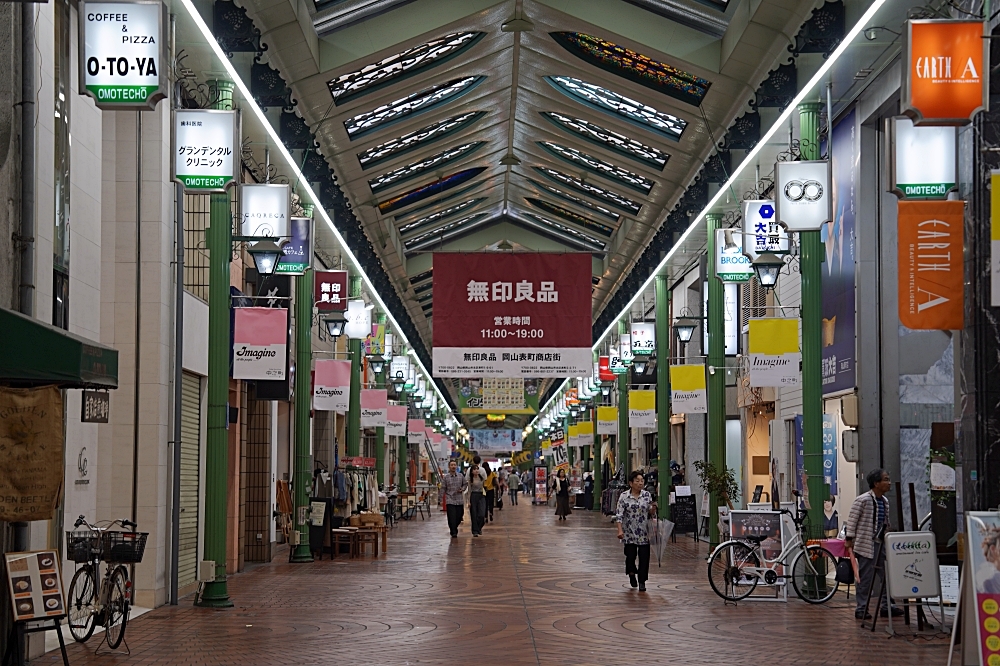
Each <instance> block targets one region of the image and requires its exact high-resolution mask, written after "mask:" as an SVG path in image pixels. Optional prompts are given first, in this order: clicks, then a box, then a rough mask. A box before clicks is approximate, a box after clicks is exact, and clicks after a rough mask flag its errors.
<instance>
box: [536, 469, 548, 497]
mask: <svg viewBox="0 0 1000 666" xmlns="http://www.w3.org/2000/svg"><path fill="white" fill-rule="evenodd" d="M534 477H535V478H534V481H535V499H534V503H535V504H545V503H546V502H548V501H549V473H548V470H547V469H546V468H545V467H541V466H537V467H535V474H534Z"/></svg>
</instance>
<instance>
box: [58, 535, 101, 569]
mask: <svg viewBox="0 0 1000 666" xmlns="http://www.w3.org/2000/svg"><path fill="white" fill-rule="evenodd" d="M100 538H101V533H100V532H97V531H95V530H75V531H73V532H66V559H67V560H69V561H70V562H76V563H77V564H84V563H86V562H90V561H91V560H93V559H94V554H95V553H96V552H97V550H98V548H99V547H100Z"/></svg>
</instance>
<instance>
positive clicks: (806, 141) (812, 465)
mask: <svg viewBox="0 0 1000 666" xmlns="http://www.w3.org/2000/svg"><path fill="white" fill-rule="evenodd" d="M822 108H823V105H822V104H821V103H819V102H808V103H806V104H801V105H799V132H800V133H799V146H800V150H801V154H802V159H803V160H818V159H819V113H820V109H822ZM799 249H800V262H799V274H800V279H801V285H802V288H801V289H802V296H801V302H802V310H801V312H802V434H803V439H804V448H805V455H804V456H803V458H804V463H805V468H806V479H807V480H806V492H807V493H808V495H807V500H808V506H809V507H810V513H811V514H812V515H811V517H812V518H814V520H812V521H810V524H811V525H812V529H813V535H814V536H815V535H819V533H820V532H819V530H820V529H822V525H823V521H822V520H820V519H818V518H819V515H820V513H819V512H821V511H822V510H823V500H824V499H826V496H827V486H826V484H825V483H824V482H823V376H822V359H823V352H822V331H821V329H822V317H823V315H822V313H821V311H820V302H821V300H822V292H821V290H820V281H821V275H822V263H823V243H822V242H821V241H820V236H819V232H818V231H803V232H800V233H799Z"/></svg>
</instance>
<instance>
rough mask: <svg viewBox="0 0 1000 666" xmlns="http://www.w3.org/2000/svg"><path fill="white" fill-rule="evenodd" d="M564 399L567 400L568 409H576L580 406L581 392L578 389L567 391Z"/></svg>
mask: <svg viewBox="0 0 1000 666" xmlns="http://www.w3.org/2000/svg"><path fill="white" fill-rule="evenodd" d="M563 397H564V398H566V406H567V407H575V406H576V405H579V404H580V391H579V389H577V388H568V389H566V392H565V393H564V394H563Z"/></svg>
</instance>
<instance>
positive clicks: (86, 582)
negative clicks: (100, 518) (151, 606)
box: [66, 516, 149, 649]
mask: <svg viewBox="0 0 1000 666" xmlns="http://www.w3.org/2000/svg"><path fill="white" fill-rule="evenodd" d="M115 525H119V526H121V528H122V530H123V531H117V530H112V529H111V528H113V527H114V526H115ZM81 526H83V527H85V528H86V529H83V530H81V529H79V528H80V527H81ZM73 527H74V530H73V531H72V532H66V559H68V560H70V561H72V562H76V563H77V564H80V565H82V566H80V567H79V568H78V569H77V570H76V573H75V574H73V581H72V582H71V583H70V585H69V591H68V593H67V595H66V597H67V598H66V606H67V611H68V614H69V631H70V633H71V634H73V638H74V639H75V640H76V641H77V642H80V643H83V642H86V641H87V640H88V639H89V638H90V637H91V636H92V635H93V634H94V629H95V628H96V626H97V624H98V623H101V624H102V625H104V629H105V638H106V639H107V642H108V647H110V648H111V649H116V648H117V647H118V646H119V645H121V643H122V640H123V639H124V638H125V627H126V626H127V625H128V616H129V608H130V606H131V604H132V579H131V578H130V577H129V571H128V567H127V566H125V565H127V564H135V563H137V562H141V561H142V554H143V551H144V550H145V548H146V537H147V536H149V533H148V532H136V531H135V528H136V524H135V523H134V522H132V521H131V520H127V519H125V518H122V519H121V520H112V521H104V523H101V524H100V525H94V524H91V523H89V522H87V519H86V518H84V517H83V516H80V517H79V518H77V520H76V523H74V525H73ZM101 562H104V563H105V564H106V566H105V571H104V576H103V578H102V577H101Z"/></svg>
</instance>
